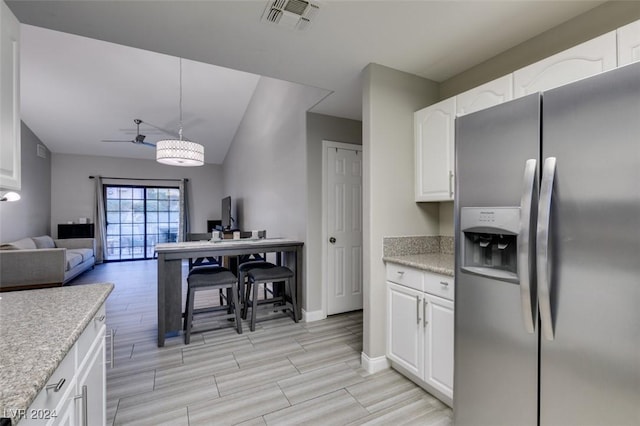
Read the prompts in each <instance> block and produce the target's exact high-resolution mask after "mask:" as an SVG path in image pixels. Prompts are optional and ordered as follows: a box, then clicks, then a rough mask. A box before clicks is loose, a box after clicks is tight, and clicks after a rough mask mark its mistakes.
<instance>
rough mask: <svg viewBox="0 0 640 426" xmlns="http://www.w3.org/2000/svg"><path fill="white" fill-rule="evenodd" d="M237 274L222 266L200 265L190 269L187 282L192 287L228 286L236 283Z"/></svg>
mask: <svg viewBox="0 0 640 426" xmlns="http://www.w3.org/2000/svg"><path fill="white" fill-rule="evenodd" d="M236 280H237V278H236V276H235V275H233V273H232V272H231V271H229V270H228V269H227V268H223V267H222V266H199V267H196V268H193V269H192V270H191V271H189V276H188V277H187V282H188V283H189V286H190V287H201V286H207V287H211V288H216V287H228V285H229V284H233V283H235V282H236Z"/></svg>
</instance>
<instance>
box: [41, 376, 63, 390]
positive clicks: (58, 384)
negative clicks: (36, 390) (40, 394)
mask: <svg viewBox="0 0 640 426" xmlns="http://www.w3.org/2000/svg"><path fill="white" fill-rule="evenodd" d="M66 381H67V380H66V379H60V380H59V381H58V383H54V384H52V385H47V386H46V387H45V389H46V390H49V389H53V391H54V392H59V391H60V389H62V386H64V382H66Z"/></svg>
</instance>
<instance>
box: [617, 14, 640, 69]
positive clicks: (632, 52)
mask: <svg viewBox="0 0 640 426" xmlns="http://www.w3.org/2000/svg"><path fill="white" fill-rule="evenodd" d="M637 61H640V21H636V22H632V23H631V24H629V25H625V26H624V27H621V28H618V66H619V67H621V66H623V65H627V64H630V63H632V62H637Z"/></svg>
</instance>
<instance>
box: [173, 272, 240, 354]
mask: <svg viewBox="0 0 640 426" xmlns="http://www.w3.org/2000/svg"><path fill="white" fill-rule="evenodd" d="M187 285H188V290H187V303H186V308H185V317H184V332H185V333H184V343H185V345H188V344H189V342H190V340H191V333H192V332H193V316H194V314H200V313H205V312H216V311H226V314H224V315H217V316H216V317H215V319H216V320H219V319H231V318H233V319H234V320H235V322H236V331H237V332H238V334H242V322H241V321H240V303H239V301H238V280H237V279H236V276H235V275H233V273H232V272H231V271H229V270H228V269H227V268H223V267H221V266H200V267H196V268H193V269H192V270H191V271H190V272H189V276H188V277H187ZM216 289H217V290H220V292H221V294H222V290H226V295H225V296H224V297H223V298H221V300H224V301H225V302H226V303H221V305H220V306H212V307H207V308H200V309H194V301H195V295H196V292H197V291H200V290H216ZM208 330H210V329H206V330H205V329H203V330H197V331H198V332H201V331H208Z"/></svg>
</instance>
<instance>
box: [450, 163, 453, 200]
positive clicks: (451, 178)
mask: <svg viewBox="0 0 640 426" xmlns="http://www.w3.org/2000/svg"><path fill="white" fill-rule="evenodd" d="M449 198H453V171H452V170H449Z"/></svg>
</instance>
